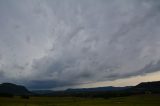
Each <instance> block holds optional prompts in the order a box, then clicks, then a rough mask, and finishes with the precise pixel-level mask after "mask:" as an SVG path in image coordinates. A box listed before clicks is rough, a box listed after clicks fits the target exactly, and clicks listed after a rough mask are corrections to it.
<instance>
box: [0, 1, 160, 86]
mask: <svg viewBox="0 0 160 106" xmlns="http://www.w3.org/2000/svg"><path fill="white" fill-rule="evenodd" d="M159 11H160V2H159V1H153V0H152V1H151V0H150V1H149V0H141V1H140V0H121V1H120V0H67V1H66V0H45V1H43V0H39V1H36V0H27V1H26V0H14V1H12V0H1V1H0V80H1V82H4V81H11V82H16V83H23V84H25V85H27V86H28V87H29V88H33V89H46V88H55V87H63V86H69V85H78V84H82V83H91V82H96V81H109V80H115V79H121V78H127V77H131V76H136V75H144V74H146V73H152V72H155V71H159V69H160V67H159V66H160V36H159V33H160V22H159V19H160V13H159Z"/></svg>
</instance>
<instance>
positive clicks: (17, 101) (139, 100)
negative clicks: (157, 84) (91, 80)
mask: <svg viewBox="0 0 160 106" xmlns="http://www.w3.org/2000/svg"><path fill="white" fill-rule="evenodd" d="M0 106H160V95H138V96H129V97H119V98H112V99H102V98H76V97H30V99H21V98H20V97H14V98H4V97H3V98H2V97H0Z"/></svg>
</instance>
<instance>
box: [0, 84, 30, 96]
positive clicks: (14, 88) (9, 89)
mask: <svg viewBox="0 0 160 106" xmlns="http://www.w3.org/2000/svg"><path fill="white" fill-rule="evenodd" d="M0 94H13V95H29V94H31V92H30V91H29V90H28V89H27V88H25V87H24V86H21V85H16V84H12V83H2V84H0Z"/></svg>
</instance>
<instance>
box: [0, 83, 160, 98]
mask: <svg viewBox="0 0 160 106" xmlns="http://www.w3.org/2000/svg"><path fill="white" fill-rule="evenodd" d="M145 93H154V94H157V93H158V94H160V81H154V82H142V83H140V84H138V85H136V86H126V87H112V86H108V87H97V88H74V89H67V90H64V91H52V90H34V91H29V90H28V89H27V88H26V87H24V86H21V85H16V84H12V83H2V84H0V95H2V94H13V95H42V96H79V97H112V96H113V97H115V96H126V95H134V94H145Z"/></svg>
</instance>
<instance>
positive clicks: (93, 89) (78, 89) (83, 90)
mask: <svg viewBox="0 0 160 106" xmlns="http://www.w3.org/2000/svg"><path fill="white" fill-rule="evenodd" d="M129 88H131V86H126V87H113V86H108V87H96V88H77V89H76V88H75V89H67V90H65V91H68V92H69V91H71V92H73V91H78V92H97V91H119V90H125V89H129Z"/></svg>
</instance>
